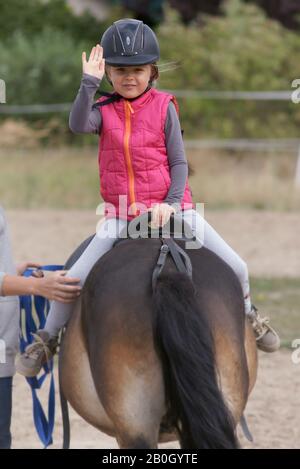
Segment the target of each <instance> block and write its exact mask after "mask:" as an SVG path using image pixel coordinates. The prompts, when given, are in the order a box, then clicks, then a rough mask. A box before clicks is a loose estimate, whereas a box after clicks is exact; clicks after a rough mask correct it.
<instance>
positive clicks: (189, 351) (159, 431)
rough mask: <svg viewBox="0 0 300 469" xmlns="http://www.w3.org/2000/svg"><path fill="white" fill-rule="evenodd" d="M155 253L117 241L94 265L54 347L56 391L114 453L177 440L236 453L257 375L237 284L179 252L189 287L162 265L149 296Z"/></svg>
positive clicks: (151, 243) (154, 244)
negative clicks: (113, 445)
mask: <svg viewBox="0 0 300 469" xmlns="http://www.w3.org/2000/svg"><path fill="white" fill-rule="evenodd" d="M91 238H92V237H90V238H88V239H87V240H85V241H84V242H83V243H82V244H81V245H80V246H79V248H77V250H76V251H75V252H74V253H73V254H72V255H71V257H70V258H69V260H68V262H67V264H66V268H69V267H70V266H71V265H72V264H73V263H74V262H75V260H76V259H77V258H78V257H79V256H80V255H81V253H82V252H83V250H84V249H85V248H86V246H87V245H88V243H89V242H90V240H91ZM176 243H177V244H178V245H179V246H180V247H181V249H185V243H184V241H183V240H179V239H177V240H176ZM160 247H161V240H160V239H152V238H149V239H145V238H139V239H125V240H122V242H121V243H118V244H117V245H116V246H115V247H113V248H112V249H111V250H110V251H109V252H107V253H106V254H105V255H104V256H102V257H101V258H100V259H99V260H98V262H96V264H95V265H94V267H93V268H92V270H91V272H90V273H89V275H88V277H87V279H86V282H85V284H84V287H83V290H82V295H81V298H80V300H78V301H77V303H76V306H75V307H74V310H73V314H72V317H71V319H70V321H69V323H68V325H67V328H66V331H65V334H64V338H63V341H62V344H61V349H60V358H59V362H60V364H59V375H60V386H61V392H62V393H63V396H64V398H65V399H66V400H67V402H69V403H70V404H71V406H72V407H73V408H74V409H75V411H76V412H77V413H78V414H79V415H80V416H81V417H82V418H83V419H84V420H86V421H87V422H88V423H89V424H91V425H93V426H94V427H96V428H97V429H99V430H100V431H101V432H104V433H106V434H107V435H109V436H112V437H115V438H116V440H117V443H118V446H119V448H122V449H125V448H126V449H130V448H135V449H142V448H154V449H155V448H157V445H158V444H159V443H164V442H168V441H174V440H176V439H178V440H179V443H180V446H181V448H185V449H191V448H192V449H193V448H194V449H195V448H196V449H202V448H217V449H223V448H238V447H239V442H238V439H237V434H236V428H237V424H238V423H239V422H240V420H241V418H242V417H243V412H244V409H245V407H246V403H247V400H248V397H249V394H250V392H251V390H252V388H253V386H254V384H255V380H256V373H257V347H256V342H255V337H254V334H253V331H252V327H251V325H250V323H249V321H247V320H246V318H245V312H244V300H243V293H242V289H241V285H240V282H239V280H238V278H237V277H236V275H235V273H234V272H233V270H232V269H231V267H230V266H229V265H228V264H226V263H225V262H224V261H223V260H222V259H220V258H219V257H218V256H217V255H216V254H214V253H213V252H211V251H210V250H208V249H206V248H204V247H202V248H201V249H191V250H186V252H188V255H189V258H190V261H191V265H192V269H193V277H192V279H191V278H190V277H189V276H188V275H187V274H186V273H184V272H179V271H178V270H177V268H176V266H175V264H174V262H173V260H172V258H170V257H167V258H166V262H165V265H164V268H163V271H162V272H161V273H160V275H159V277H158V278H157V282H156V285H155V287H154V288H153V284H152V283H151V278H152V274H153V270H154V269H155V266H156V263H157V259H158V256H159V252H160Z"/></svg>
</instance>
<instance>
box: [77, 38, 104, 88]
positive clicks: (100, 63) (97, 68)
mask: <svg viewBox="0 0 300 469" xmlns="http://www.w3.org/2000/svg"><path fill="white" fill-rule="evenodd" d="M82 71H83V73H88V74H89V75H92V76H93V77H96V78H100V80H102V78H103V75H104V73H105V59H103V47H101V46H100V45H99V44H97V45H96V46H94V47H93V48H92V50H91V53H90V56H89V59H88V60H86V53H85V52H82Z"/></svg>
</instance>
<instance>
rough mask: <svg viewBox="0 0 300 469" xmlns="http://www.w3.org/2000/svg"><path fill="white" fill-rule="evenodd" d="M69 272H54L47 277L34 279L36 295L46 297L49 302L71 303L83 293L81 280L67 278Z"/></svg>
mask: <svg viewBox="0 0 300 469" xmlns="http://www.w3.org/2000/svg"><path fill="white" fill-rule="evenodd" d="M67 272H68V271H67V270H59V271H56V272H53V273H51V274H49V275H47V277H43V278H37V279H34V282H35V288H34V290H35V291H34V294H35V295H41V296H45V297H46V298H48V299H49V300H56V301H61V302H62V303H71V302H72V301H74V300H75V299H76V298H78V296H79V295H80V292H81V286H80V285H78V283H79V282H80V279H79V278H74V277H67V276H66V274H67Z"/></svg>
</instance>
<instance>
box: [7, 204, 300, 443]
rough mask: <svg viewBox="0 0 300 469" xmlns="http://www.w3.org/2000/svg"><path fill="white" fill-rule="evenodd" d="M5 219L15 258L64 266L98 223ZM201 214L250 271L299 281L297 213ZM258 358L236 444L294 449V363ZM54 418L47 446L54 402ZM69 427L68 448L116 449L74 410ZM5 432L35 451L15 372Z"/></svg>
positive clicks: (58, 433)
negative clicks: (245, 431) (245, 430)
mask: <svg viewBox="0 0 300 469" xmlns="http://www.w3.org/2000/svg"><path fill="white" fill-rule="evenodd" d="M7 216H8V220H9V223H10V228H11V234H12V240H13V250H14V257H15V259H16V261H19V262H21V261H29V260H31V261H36V262H41V263H63V262H64V260H65V259H66V258H67V256H68V254H69V253H70V252H71V251H72V250H73V249H74V248H75V247H76V246H77V245H78V244H79V243H80V242H81V241H82V240H83V239H84V238H85V237H87V236H88V235H89V234H91V233H93V232H94V231H95V226H96V223H97V221H98V219H97V217H96V215H93V214H91V213H89V212H78V211H76V212H75V211H73V212H72V211H68V212H65V211H55V212H54V211H46V212H41V211H33V212H24V211H9V212H8V213H7ZM206 218H207V220H208V221H209V222H210V223H211V224H212V225H213V226H214V227H215V228H216V229H217V231H218V232H220V234H221V235H222V236H223V237H224V238H225V239H226V240H227V241H228V242H229V243H230V244H231V245H232V247H233V248H234V249H235V250H237V251H238V252H239V254H240V255H241V256H242V257H243V258H244V259H245V260H246V261H247V263H248V266H249V270H250V274H252V275H255V276H265V277H268V276H269V277H272V276H275V277H276V276H277V277H297V278H300V262H299V259H300V237H299V232H300V217H299V215H298V214H293V213H291V214H288V213H283V214H280V213H271V212H270V213H266V212H250V211H248V212H238V211H233V212H212V213H207V214H206ZM299 313H300V305H299ZM297 334H298V335H297ZM297 337H300V327H299V330H296V325H295V338H297ZM259 358H260V365H259V374H258V380H257V384H256V386H255V389H254V392H253V393H252V396H251V398H250V400H249V403H248V407H247V410H246V416H247V420H248V425H249V427H250V430H251V432H252V434H253V437H254V443H253V444H251V443H249V442H247V440H246V439H245V438H244V437H243V435H241V438H240V440H241V444H242V446H243V447H247V448H300V363H299V364H298V365H297V364H294V363H293V362H292V359H291V358H292V354H291V352H290V351H288V350H282V351H280V352H277V353H275V354H271V355H267V354H263V353H261V354H260V356H259ZM298 358H300V354H299V355H298ZM57 402H58V400H57ZM56 422H57V423H56V427H55V433H54V444H53V445H52V448H59V447H60V446H61V442H62V426H61V417H60V410H59V406H58V404H57V410H56ZM71 430H72V438H71V447H72V448H115V447H116V442H115V440H114V439H112V438H109V437H107V436H106V435H104V434H102V433H100V432H98V431H97V430H96V429H94V428H92V427H91V426H89V425H88V424H87V423H85V422H84V421H83V420H82V419H81V418H80V417H79V416H78V415H77V414H75V412H71ZM12 431H13V447H14V448H41V443H40V442H39V440H38V438H37V436H36V433H35V430H34V427H33V423H32V404H31V393H30V390H29V387H28V385H27V383H26V381H25V379H23V378H22V377H20V376H16V378H15V381H14V409H13V423H12ZM164 447H169V448H174V447H177V445H176V444H174V443H171V444H169V445H164Z"/></svg>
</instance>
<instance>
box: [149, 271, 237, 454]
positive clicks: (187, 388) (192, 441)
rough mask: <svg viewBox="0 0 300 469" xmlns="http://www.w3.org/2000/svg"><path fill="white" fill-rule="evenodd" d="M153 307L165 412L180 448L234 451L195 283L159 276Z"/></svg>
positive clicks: (181, 277)
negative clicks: (165, 404) (173, 427)
mask: <svg viewBox="0 0 300 469" xmlns="http://www.w3.org/2000/svg"><path fill="white" fill-rule="evenodd" d="M153 302H154V318H153V328H154V340H155V343H156V347H157V351H158V353H159V355H160V357H161V361H162V366H163V371H164V379H165V388H166V401H167V410H168V414H169V415H171V416H172V420H173V422H172V423H173V424H174V425H175V426H176V429H177V431H178V435H179V440H180V444H181V447H182V448H199V449H202V448H237V447H238V442H237V439H236V436H235V426H234V423H233V418H232V416H231V414H230V412H229V410H228V409H227V407H226V405H225V403H224V400H223V397H222V394H221V391H220V390H219V387H218V384H217V376H216V367H215V358H214V344H213V338H212V333H211V329H210V326H209V323H208V321H207V320H206V318H205V316H204V314H203V312H202V311H201V310H200V308H199V307H198V305H197V301H196V293H195V289H194V285H193V283H192V282H191V280H190V279H189V277H188V276H187V275H185V274H183V273H180V272H173V273H168V274H167V275H165V274H162V275H161V276H160V277H159V278H158V281H157V284H156V287H155V289H154V292H153Z"/></svg>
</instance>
